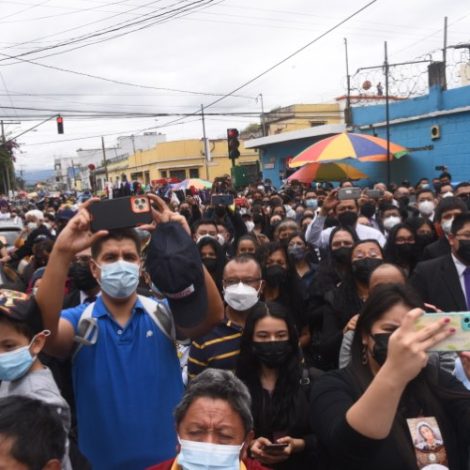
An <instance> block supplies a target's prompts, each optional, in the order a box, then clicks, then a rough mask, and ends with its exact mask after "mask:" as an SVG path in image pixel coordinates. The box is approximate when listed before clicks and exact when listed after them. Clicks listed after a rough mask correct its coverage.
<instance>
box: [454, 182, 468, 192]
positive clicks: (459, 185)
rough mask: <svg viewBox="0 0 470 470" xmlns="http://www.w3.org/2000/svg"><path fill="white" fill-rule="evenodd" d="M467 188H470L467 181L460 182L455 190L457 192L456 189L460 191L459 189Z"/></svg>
mask: <svg viewBox="0 0 470 470" xmlns="http://www.w3.org/2000/svg"><path fill="white" fill-rule="evenodd" d="M468 186H470V182H469V181H462V182H461V183H459V184H458V185H457V186H456V187H455V190H456V191H457V189H460V188H467V187H468Z"/></svg>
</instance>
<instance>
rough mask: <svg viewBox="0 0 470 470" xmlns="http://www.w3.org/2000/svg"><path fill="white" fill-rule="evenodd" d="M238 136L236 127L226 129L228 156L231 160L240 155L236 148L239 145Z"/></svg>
mask: <svg viewBox="0 0 470 470" xmlns="http://www.w3.org/2000/svg"><path fill="white" fill-rule="evenodd" d="M238 136H239V132H238V129H227V145H228V156H229V158H231V159H232V160H235V159H236V158H238V157H239V156H240V151H239V150H238V147H240V142H239V141H238Z"/></svg>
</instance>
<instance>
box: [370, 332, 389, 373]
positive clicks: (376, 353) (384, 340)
mask: <svg viewBox="0 0 470 470" xmlns="http://www.w3.org/2000/svg"><path fill="white" fill-rule="evenodd" d="M391 335H392V333H377V334H375V335H372V338H373V339H374V342H375V344H374V347H373V348H372V357H373V358H374V359H375V362H377V364H378V365H379V366H383V365H384V364H385V360H386V359H387V351H388V340H389V339H390V336H391Z"/></svg>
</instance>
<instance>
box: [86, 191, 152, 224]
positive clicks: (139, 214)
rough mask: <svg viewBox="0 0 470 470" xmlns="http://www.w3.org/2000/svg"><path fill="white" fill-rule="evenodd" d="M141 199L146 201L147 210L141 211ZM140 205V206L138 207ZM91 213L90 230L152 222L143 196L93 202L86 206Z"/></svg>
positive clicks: (148, 205)
mask: <svg viewBox="0 0 470 470" xmlns="http://www.w3.org/2000/svg"><path fill="white" fill-rule="evenodd" d="M142 200H145V201H146V202H147V208H148V210H145V211H141V209H142ZM139 206H140V208H139ZM88 211H89V212H90V214H91V230H92V232H97V231H99V230H113V229H118V228H129V227H138V226H139V225H144V224H150V223H152V220H153V218H152V212H151V210H150V203H149V200H148V199H147V198H146V197H145V196H128V197H120V198H116V199H106V200H104V201H100V202H95V203H93V204H91V205H90V207H88Z"/></svg>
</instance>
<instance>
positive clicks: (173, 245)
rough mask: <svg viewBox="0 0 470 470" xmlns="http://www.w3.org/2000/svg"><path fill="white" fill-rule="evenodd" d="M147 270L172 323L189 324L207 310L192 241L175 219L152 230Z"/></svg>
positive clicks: (190, 325)
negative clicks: (166, 301)
mask: <svg viewBox="0 0 470 470" xmlns="http://www.w3.org/2000/svg"><path fill="white" fill-rule="evenodd" d="M146 267H147V272H148V273H149V275H150V278H151V279H152V282H153V284H154V285H155V287H156V288H157V289H158V291H159V292H160V293H161V295H162V296H163V297H165V298H166V299H167V300H168V303H169V305H170V308H171V311H172V313H173V318H174V320H175V323H176V325H178V326H180V327H182V328H191V327H194V326H196V325H198V324H200V323H201V322H202V321H203V320H204V317H205V315H206V312H207V294H206V288H205V283H204V271H203V268H202V262H201V257H200V255H199V251H198V249H197V246H196V244H195V243H194V241H193V240H192V238H191V237H190V236H189V235H188V234H187V233H186V231H185V230H184V229H183V227H182V226H181V225H180V224H179V223H177V222H168V223H163V224H159V225H158V226H157V228H156V229H155V231H154V232H153V233H152V238H151V240H150V244H149V249H148V254H147V260H146Z"/></svg>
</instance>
